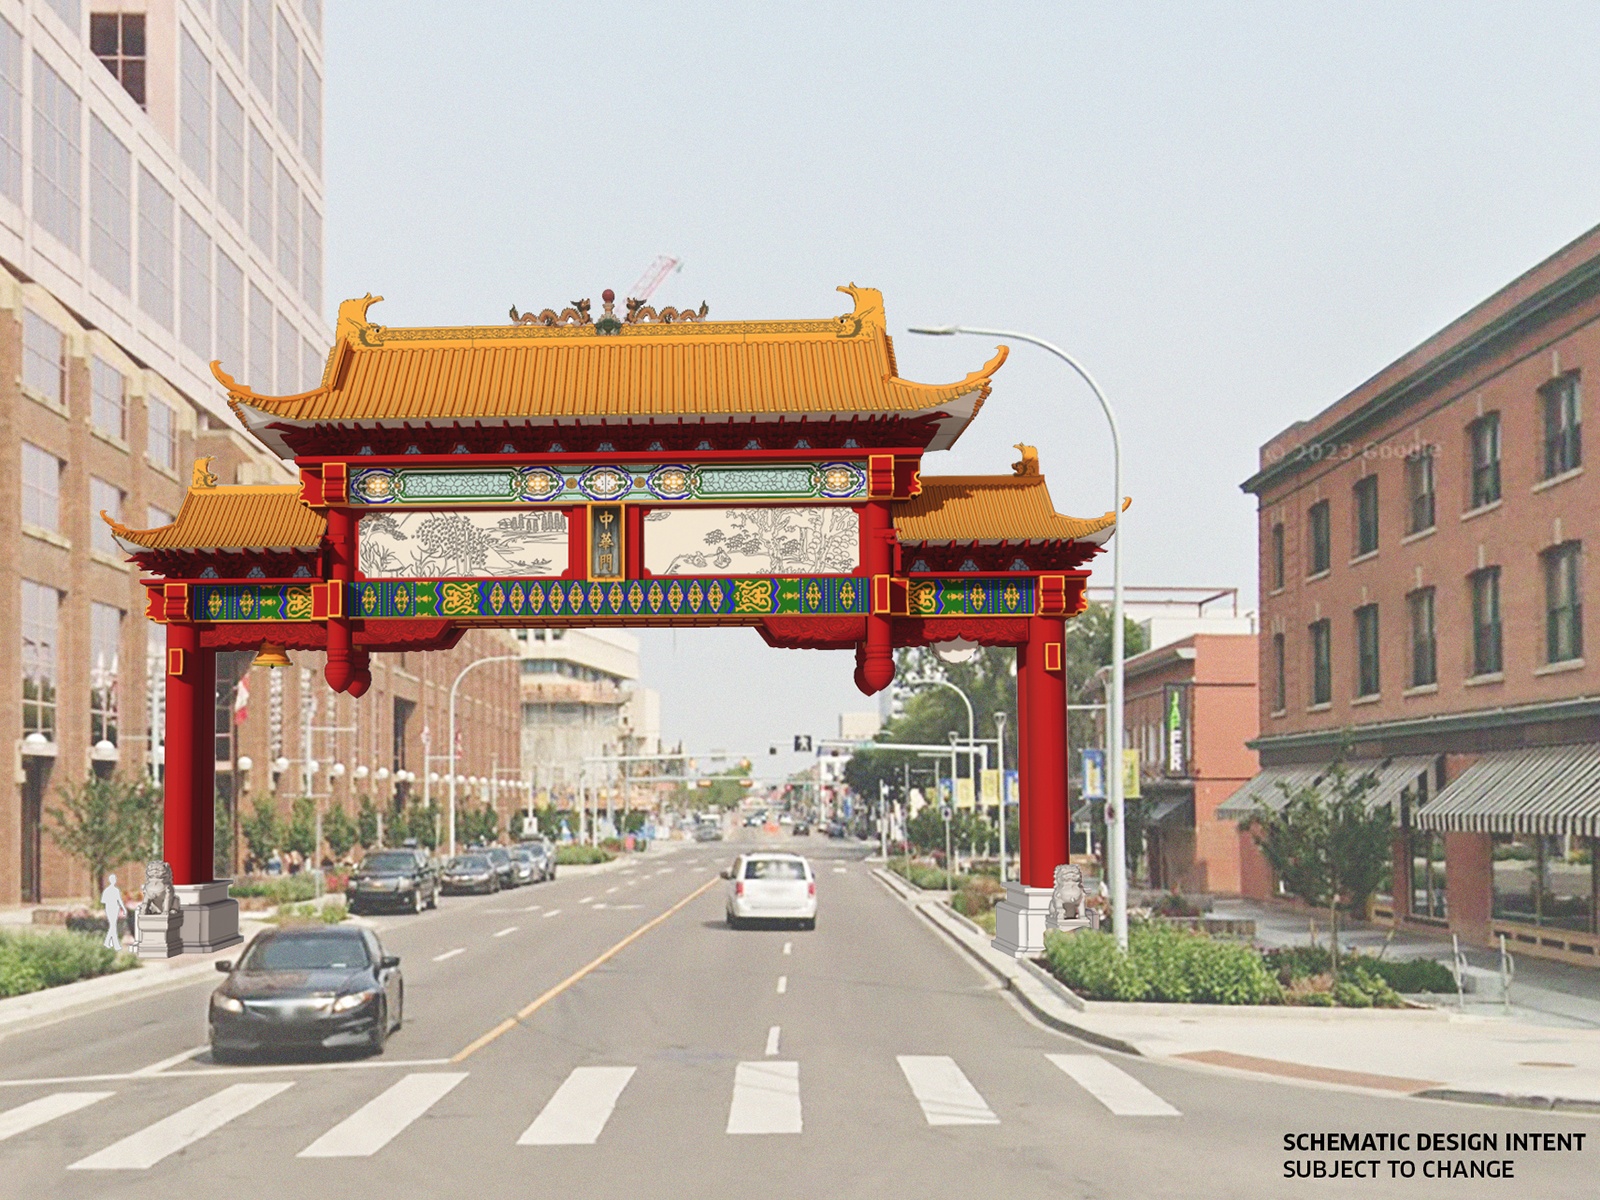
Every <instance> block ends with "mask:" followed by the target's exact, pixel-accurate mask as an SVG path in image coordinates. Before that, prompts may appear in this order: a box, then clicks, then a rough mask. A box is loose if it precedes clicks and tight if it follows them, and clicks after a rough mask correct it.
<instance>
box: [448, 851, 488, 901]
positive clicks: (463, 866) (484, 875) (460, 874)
mask: <svg viewBox="0 0 1600 1200" xmlns="http://www.w3.org/2000/svg"><path fill="white" fill-rule="evenodd" d="M439 883H440V886H441V889H442V890H443V891H444V894H445V895H446V896H449V895H451V894H453V893H456V892H485V893H487V892H498V891H499V890H500V872H498V871H496V870H495V869H494V863H492V862H491V861H490V860H489V856H488V855H487V854H458V855H456V856H455V857H454V858H452V859H451V860H450V861H449V862H448V863H446V864H445V868H444V872H443V874H442V875H441V876H440V878H439Z"/></svg>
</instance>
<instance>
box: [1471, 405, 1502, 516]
mask: <svg viewBox="0 0 1600 1200" xmlns="http://www.w3.org/2000/svg"><path fill="white" fill-rule="evenodd" d="M1467 441H1468V443H1469V445H1470V447H1471V450H1472V507H1473V508H1482V507H1483V506H1484V505H1485V504H1493V503H1494V502H1495V501H1496V500H1498V499H1500V414H1499V413H1485V414H1484V415H1483V416H1481V417H1479V418H1478V419H1477V420H1476V421H1474V422H1473V423H1472V424H1471V425H1468V426H1467Z"/></svg>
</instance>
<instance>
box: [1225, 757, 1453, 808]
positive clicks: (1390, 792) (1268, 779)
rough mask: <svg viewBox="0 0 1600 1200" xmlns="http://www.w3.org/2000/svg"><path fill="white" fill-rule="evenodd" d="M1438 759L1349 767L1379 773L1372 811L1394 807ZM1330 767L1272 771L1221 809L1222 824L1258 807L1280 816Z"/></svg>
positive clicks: (1370, 795)
mask: <svg viewBox="0 0 1600 1200" xmlns="http://www.w3.org/2000/svg"><path fill="white" fill-rule="evenodd" d="M1434 757H1435V756H1434V755H1431V754H1427V755H1408V756H1406V757H1401V758H1384V759H1354V760H1352V761H1350V762H1348V763H1346V764H1345V768H1346V769H1347V770H1348V771H1349V772H1350V774H1351V775H1352V776H1357V775H1362V774H1365V773H1366V772H1367V771H1372V772H1375V773H1376V774H1377V776H1378V783H1377V786H1376V787H1374V788H1373V789H1372V790H1371V791H1369V792H1368V793H1367V807H1368V808H1382V807H1383V806H1384V805H1385V804H1389V805H1393V804H1395V802H1396V801H1397V800H1399V798H1400V793H1401V792H1402V791H1404V790H1405V789H1406V788H1408V787H1410V786H1411V784H1413V783H1414V782H1416V778H1417V776H1418V775H1421V774H1422V773H1423V772H1424V771H1430V770H1432V769H1433V763H1434ZM1329 765H1330V764H1328V763H1315V764H1312V765H1297V766H1292V767H1268V768H1266V769H1265V770H1263V771H1262V772H1261V774H1259V775H1257V776H1256V777H1255V778H1254V779H1252V780H1251V781H1250V782H1249V783H1247V784H1245V785H1244V786H1243V787H1242V788H1240V789H1239V790H1238V791H1237V792H1235V793H1234V794H1233V795H1231V796H1229V797H1228V798H1227V799H1226V800H1224V801H1223V802H1222V803H1221V804H1219V805H1217V819H1218V820H1219V821H1239V820H1242V819H1244V818H1245V817H1248V816H1249V815H1250V814H1251V812H1252V811H1254V809H1255V807H1256V803H1257V802H1258V801H1259V802H1260V803H1262V804H1264V805H1266V806H1267V807H1268V808H1270V809H1272V810H1273V811H1274V812H1276V811H1277V810H1278V809H1280V808H1282V807H1283V806H1284V805H1285V804H1287V803H1288V796H1287V795H1286V794H1285V793H1286V791H1287V792H1290V793H1292V792H1294V791H1296V790H1298V789H1299V788H1302V787H1305V786H1307V785H1308V784H1315V783H1317V782H1318V781H1320V780H1321V779H1322V778H1323V777H1324V776H1326V775H1327V773H1328V767H1329Z"/></svg>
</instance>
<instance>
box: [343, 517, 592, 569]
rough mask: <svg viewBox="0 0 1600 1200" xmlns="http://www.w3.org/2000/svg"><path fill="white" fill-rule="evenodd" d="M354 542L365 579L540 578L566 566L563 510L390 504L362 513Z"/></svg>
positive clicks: (565, 531)
mask: <svg viewBox="0 0 1600 1200" xmlns="http://www.w3.org/2000/svg"><path fill="white" fill-rule="evenodd" d="M357 545H358V546H359V558H358V562H359V565H360V567H361V573H362V574H363V575H365V576H366V577H367V578H368V579H440V578H479V579H500V578H509V577H512V576H520V577H524V578H526V577H530V576H531V577H535V578H538V577H542V576H551V575H559V574H561V573H562V572H563V571H565V570H566V569H567V562H568V559H567V516H566V514H565V513H562V512H550V511H542V512H541V511H522V512H492V511H491V512H483V511H478V512H429V511H425V510H424V511H410V512H408V511H404V510H394V509H391V510H389V511H386V512H381V513H366V514H363V516H362V517H361V521H360V526H359V531H358V534H357Z"/></svg>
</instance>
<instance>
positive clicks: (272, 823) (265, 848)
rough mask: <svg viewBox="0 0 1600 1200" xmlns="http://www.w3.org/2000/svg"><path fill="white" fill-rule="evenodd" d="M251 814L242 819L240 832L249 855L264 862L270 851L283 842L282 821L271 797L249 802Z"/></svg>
mask: <svg viewBox="0 0 1600 1200" xmlns="http://www.w3.org/2000/svg"><path fill="white" fill-rule="evenodd" d="M250 807H251V809H252V810H253V811H252V812H251V814H250V815H249V816H248V817H246V818H245V819H244V822H243V824H242V825H241V827H240V832H241V833H243V834H244V840H245V843H246V844H247V845H248V846H249V847H250V857H251V858H253V859H255V860H256V862H257V863H265V862H266V861H267V859H269V858H271V857H272V852H273V851H274V850H276V849H278V847H279V846H280V845H282V844H283V828H282V823H281V822H280V821H279V820H278V810H277V809H276V808H275V807H274V806H273V803H272V801H271V799H265V800H262V799H258V800H255V801H253V802H252V803H251V806H250Z"/></svg>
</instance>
